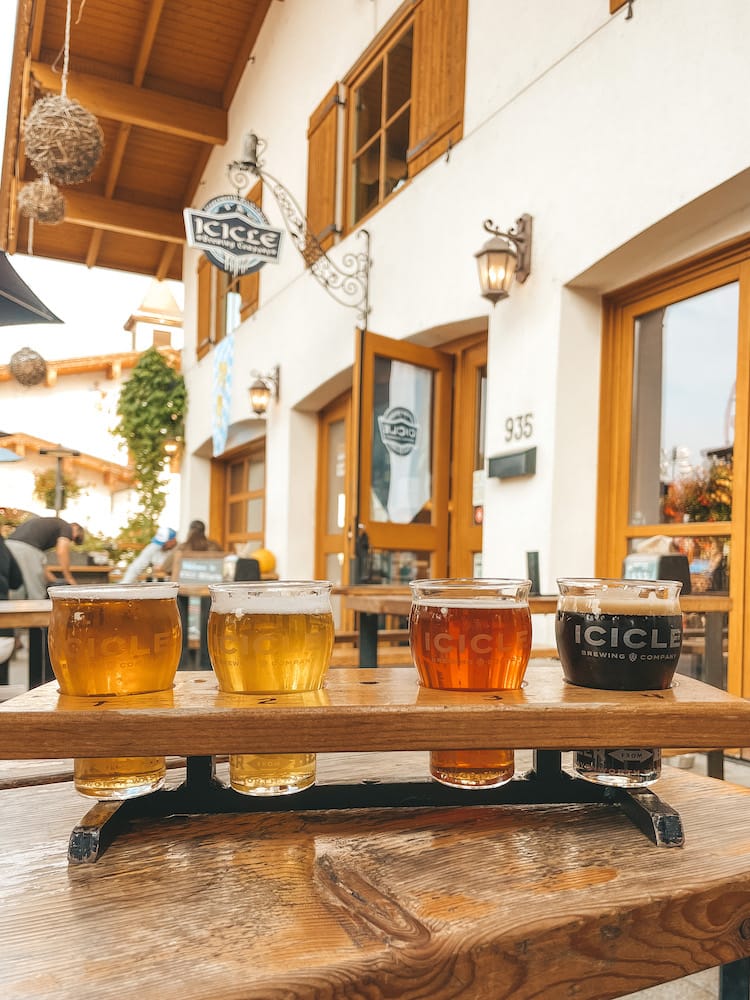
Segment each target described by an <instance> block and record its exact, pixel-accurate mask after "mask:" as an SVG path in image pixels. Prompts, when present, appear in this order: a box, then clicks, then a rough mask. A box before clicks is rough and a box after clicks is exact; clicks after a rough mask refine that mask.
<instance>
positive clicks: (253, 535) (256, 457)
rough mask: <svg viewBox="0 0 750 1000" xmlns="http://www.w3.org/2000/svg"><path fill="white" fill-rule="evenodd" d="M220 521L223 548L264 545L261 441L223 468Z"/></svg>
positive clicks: (264, 467) (264, 471) (263, 448)
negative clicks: (221, 517) (222, 509)
mask: <svg viewBox="0 0 750 1000" xmlns="http://www.w3.org/2000/svg"><path fill="white" fill-rule="evenodd" d="M224 468H225V480H224V496H225V500H226V505H225V514H224V520H225V524H226V532H225V534H226V539H227V548H228V549H230V550H233V549H236V548H237V547H238V546H241V545H247V544H248V543H251V544H252V547H253V548H261V547H262V546H263V544H264V530H265V500H266V483H265V478H266V454H265V441H260V442H258V443H256V444H254V445H252V446H251V447H250V448H249V449H247V450H246V452H245V453H244V454H242V455H238V456H237V457H236V458H233V459H232V460H231V461H229V462H227V463H226V464H225V467H224Z"/></svg>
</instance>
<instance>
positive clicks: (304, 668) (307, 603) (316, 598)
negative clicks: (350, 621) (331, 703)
mask: <svg viewBox="0 0 750 1000" xmlns="http://www.w3.org/2000/svg"><path fill="white" fill-rule="evenodd" d="M209 590H210V592H211V611H210V613H209V616H208V652H209V656H210V657H211V664H212V666H213V669H214V673H215V674H216V678H217V680H218V682H219V689H220V690H221V691H228V692H233V693H236V694H288V693H290V692H294V691H317V690H319V689H320V688H322V686H323V681H324V679H325V675H326V672H327V671H328V666H329V664H330V661H331V650H332V649H333V612H332V610H331V584H330V583H328V581H320V580H313V581H303V582H293V581H262V582H260V583H227V584H216V585H215V586H212V587H209ZM229 781H230V784H231V786H232V788H234V789H235V790H236V791H238V792H242V793H243V794H245V795H288V794H290V793H292V792H301V791H302V790H303V789H305V788H309V787H310V785H312V784H314V783H315V754H314V753H252V754H247V753H246V754H232V755H230V757H229Z"/></svg>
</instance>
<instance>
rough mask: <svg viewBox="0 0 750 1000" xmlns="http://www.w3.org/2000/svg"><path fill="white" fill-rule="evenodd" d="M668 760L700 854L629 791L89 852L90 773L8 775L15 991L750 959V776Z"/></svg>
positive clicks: (228, 825)
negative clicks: (743, 781) (631, 805)
mask: <svg viewBox="0 0 750 1000" xmlns="http://www.w3.org/2000/svg"><path fill="white" fill-rule="evenodd" d="M386 758H387V759H388V760H387V761H386ZM394 760H395V762H396V763H395V765H394V764H393V761H394ZM425 763H426V758H425V756H424V755H414V754H390V755H363V756H360V755H348V756H345V755H339V756H337V757H334V758H329V757H328V756H327V755H323V756H322V757H321V758H320V760H319V769H320V773H321V777H324V778H329V777H330V776H331V773H329V768H332V773H333V774H334V775H335V776H338V777H346V778H348V779H350V780H351V779H352V778H354V777H356V775H357V774H358V773H361V774H368V773H372V772H373V771H375V772H379V773H385V772H387V771H388V769H389V767H390V768H391V769H392V770H394V771H396V772H397V773H398V776H399V777H400V778H405V777H407V776H413V777H417V776H421V775H423V773H424V765H425ZM668 772H669V773H668V774H667V776H665V777H664V778H663V779H662V780H661V781H660V782H659V785H658V789H659V792H660V794H661V795H662V796H663V797H664V798H665V799H667V800H668V801H669V802H670V803H672V804H673V805H674V806H675V807H676V808H678V809H679V810H680V812H681V814H682V815H683V817H684V819H685V826H686V829H687V831H688V839H687V843H686V846H685V847H684V848H683V849H680V850H669V851H665V850H660V849H658V848H656V847H654V846H653V845H651V844H649V842H648V841H647V840H646V839H645V838H644V837H643V835H642V834H641V833H639V832H638V831H637V830H636V829H635V827H633V826H632V825H631V824H630V823H629V822H628V820H627V819H626V818H625V817H624V816H623V815H622V814H621V813H620V812H619V810H618V809H617V808H616V807H609V806H592V805H586V806H554V807H552V806H543V807H538V806H537V807H528V806H524V807H507V806H506V807H502V806H500V807H497V806H492V807H478V806H472V805H470V804H467V805H466V806H465V807H458V808H442V809H404V810H400V811H399V810H390V809H389V810H382V811H376V810H359V811H351V812H318V813H307V814H304V813H294V812H290V813H287V814H274V815H271V814H261V815H256V816H248V815H244V816H238V815H234V816H227V815H223V816H218V817H217V816H213V817H211V816H202V817H189V818H185V817H174V818H171V819H167V820H162V821H158V822H156V821H151V822H146V821H140V822H139V823H138V824H133V826H132V827H131V829H130V830H129V831H128V832H126V833H124V834H123V835H121V837H120V838H119V839H118V840H117V841H116V842H115V844H113V845H112V847H110V849H109V850H108V851H107V852H106V854H105V855H104V857H103V858H102V859H101V860H100V861H99V862H98V863H97V864H96V865H92V866H86V865H82V866H77V867H73V868H69V867H68V866H67V863H66V860H65V854H66V847H67V840H68V835H69V832H70V829H71V828H72V826H73V825H74V824H75V823H76V822H77V821H78V820H79V819H80V815H81V810H82V808H83V806H82V802H83V800H82V799H80V798H78V797H77V796H76V795H75V794H74V793H73V791H72V788H71V786H70V785H67V784H63V785H60V784H57V785H49V786H46V787H35V788H25V789H20V788H19V789H10V790H5V791H0V809H1V810H2V817H3V822H2V827H1V828H0V847H1V849H0V897H1V898H2V901H3V905H2V909H0V933H1V934H2V957H1V958H0V995H2V996H3V998H4V1000H73V998H75V1000H121V998H123V997H137V998H138V1000H532V998H533V1000H563V998H564V1000H570V998H575V1000H606V998H608V997H616V996H620V995H622V994H624V993H629V992H631V991H634V990H637V989H641V988H644V987H646V986H650V985H653V984H655V983H658V982H662V981H667V980H670V979H674V978H678V977H680V976H683V975H686V974H688V973H690V972H694V971H697V970H699V969H702V968H708V967H711V966H714V965H717V964H720V963H723V962H728V961H732V960H734V959H736V958H739V957H743V956H745V955H748V954H750V833H748V822H747V817H748V812H749V810H750V791H748V790H746V789H741V788H738V787H736V786H732V785H728V784H726V783H724V782H718V781H714V780H712V779H708V778H700V777H696V776H694V775H690V774H684V773H682V772H677V771H673V770H672V769H668Z"/></svg>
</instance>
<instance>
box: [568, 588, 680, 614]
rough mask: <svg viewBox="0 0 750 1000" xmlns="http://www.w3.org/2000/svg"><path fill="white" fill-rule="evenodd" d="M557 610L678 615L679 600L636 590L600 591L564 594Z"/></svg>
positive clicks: (583, 612) (581, 612)
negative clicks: (609, 592) (614, 592)
mask: <svg viewBox="0 0 750 1000" xmlns="http://www.w3.org/2000/svg"><path fill="white" fill-rule="evenodd" d="M558 608H559V610H560V611H573V612H577V613H578V614H586V615H653V616H656V615H679V614H680V599H679V598H678V597H658V596H657V594H655V593H653V592H651V593H649V594H646V595H645V596H642V594H641V593H640V592H638V591H636V590H633V591H632V592H628V591H618V593H616V594H608V593H607V592H606V591H605V590H600V591H597V592H596V593H594V594H565V595H564V596H563V597H560V599H559V601H558Z"/></svg>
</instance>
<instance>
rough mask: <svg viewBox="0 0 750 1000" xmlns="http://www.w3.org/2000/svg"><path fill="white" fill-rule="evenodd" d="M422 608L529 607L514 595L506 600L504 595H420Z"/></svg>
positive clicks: (506, 609) (491, 608) (503, 608)
mask: <svg viewBox="0 0 750 1000" xmlns="http://www.w3.org/2000/svg"><path fill="white" fill-rule="evenodd" d="M414 603H415V604H418V605H419V606H420V607H421V608H445V609H446V610H448V609H452V608H460V609H464V608H471V609H473V610H475V609H476V608H482V609H484V610H487V611H501V610H502V611H511V610H518V611H520V610H521V609H523V608H528V604H527V603H526V602H525V601H517V600H516V599H515V598H513V597H509V598H507V600H504V599H503V598H502V597H495V596H494V595H493V596H492V597H486V596H485V597H455V598H454V597H450V598H447V599H446V598H445V597H443V598H440V597H420V598H418V599H416V600H415V601H414Z"/></svg>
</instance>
